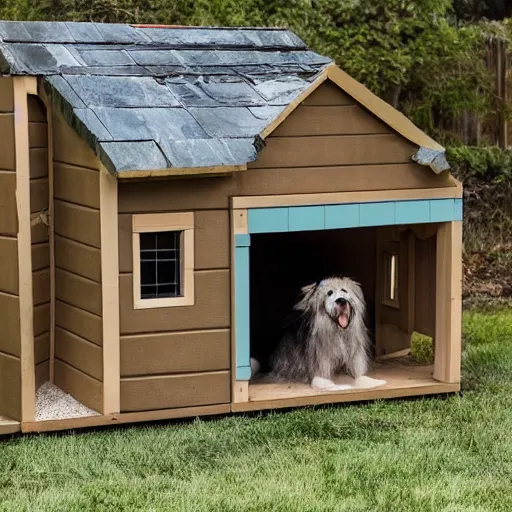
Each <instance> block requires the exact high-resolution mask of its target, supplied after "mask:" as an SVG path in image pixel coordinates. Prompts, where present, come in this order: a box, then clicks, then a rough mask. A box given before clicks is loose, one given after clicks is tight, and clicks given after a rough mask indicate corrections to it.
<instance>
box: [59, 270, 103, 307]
mask: <svg viewBox="0 0 512 512" xmlns="http://www.w3.org/2000/svg"><path fill="white" fill-rule="evenodd" d="M55 296H56V298H57V299H59V300H61V301H63V302H65V303H66V304H70V305H72V306H75V307H77V308H79V309H84V310H85V311H88V312H89V313H93V314H95V315H98V316H101V285H100V284H99V283H96V282H94V281H91V280H90V279H86V278H84V277H81V276H77V275H76V274H72V273H71V272H68V271H66V270H62V269H60V268H56V269H55Z"/></svg>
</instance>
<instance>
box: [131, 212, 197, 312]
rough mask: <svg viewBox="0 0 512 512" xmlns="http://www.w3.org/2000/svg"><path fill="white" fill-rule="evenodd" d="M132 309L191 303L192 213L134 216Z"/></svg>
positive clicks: (192, 288) (192, 295)
mask: <svg viewBox="0 0 512 512" xmlns="http://www.w3.org/2000/svg"><path fill="white" fill-rule="evenodd" d="M133 295H134V297H133V299H134V300H133V303H134V308H135V309H145V308H161V307H171V306H190V305H193V304H194V214H193V213H158V214H147V215H134V216H133Z"/></svg>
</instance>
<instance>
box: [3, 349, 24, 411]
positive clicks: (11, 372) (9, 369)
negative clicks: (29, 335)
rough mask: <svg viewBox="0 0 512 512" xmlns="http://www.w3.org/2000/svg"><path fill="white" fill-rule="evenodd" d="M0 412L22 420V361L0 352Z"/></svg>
mask: <svg viewBox="0 0 512 512" xmlns="http://www.w3.org/2000/svg"><path fill="white" fill-rule="evenodd" d="M0 378H1V384H2V385H1V386H0V411H1V414H2V416H7V417H8V418H11V419H13V420H20V418H21V361H20V359H19V358H18V357H13V356H11V355H9V354H5V353H3V352H0Z"/></svg>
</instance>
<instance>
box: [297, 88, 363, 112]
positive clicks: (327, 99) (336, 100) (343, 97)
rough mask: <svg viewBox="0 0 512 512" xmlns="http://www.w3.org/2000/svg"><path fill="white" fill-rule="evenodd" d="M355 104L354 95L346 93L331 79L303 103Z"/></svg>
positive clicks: (323, 104) (322, 104)
mask: <svg viewBox="0 0 512 512" xmlns="http://www.w3.org/2000/svg"><path fill="white" fill-rule="evenodd" d="M354 104H355V101H354V99H353V98H352V97H350V96H349V95H348V94H346V93H344V92H343V91H342V90H341V89H340V88H339V87H338V86H337V85H335V84H334V83H332V82H330V81H326V82H324V83H323V84H322V85H321V86H320V87H319V88H318V89H317V90H316V91H314V92H313V93H312V94H310V95H309V96H308V97H307V98H306V99H305V100H304V101H303V102H302V105H305V106H311V105H313V106H318V105H321V106H339V105H354ZM299 108H300V107H299Z"/></svg>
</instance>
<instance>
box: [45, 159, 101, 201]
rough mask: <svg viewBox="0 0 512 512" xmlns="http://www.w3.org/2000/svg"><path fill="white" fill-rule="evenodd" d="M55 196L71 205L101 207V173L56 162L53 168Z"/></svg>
mask: <svg viewBox="0 0 512 512" xmlns="http://www.w3.org/2000/svg"><path fill="white" fill-rule="evenodd" d="M53 172H54V180H55V181H54V187H55V188H54V194H55V197H56V198H57V199H62V200H64V201H68V202H70V203H74V204H79V205H82V206H89V207H91V208H96V209H99V207H100V181H99V176H100V173H99V172H98V171H96V170H91V169H87V168H84V167H77V166H73V165H68V164H62V163H60V162H56V163H55V164H54V166H53Z"/></svg>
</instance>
